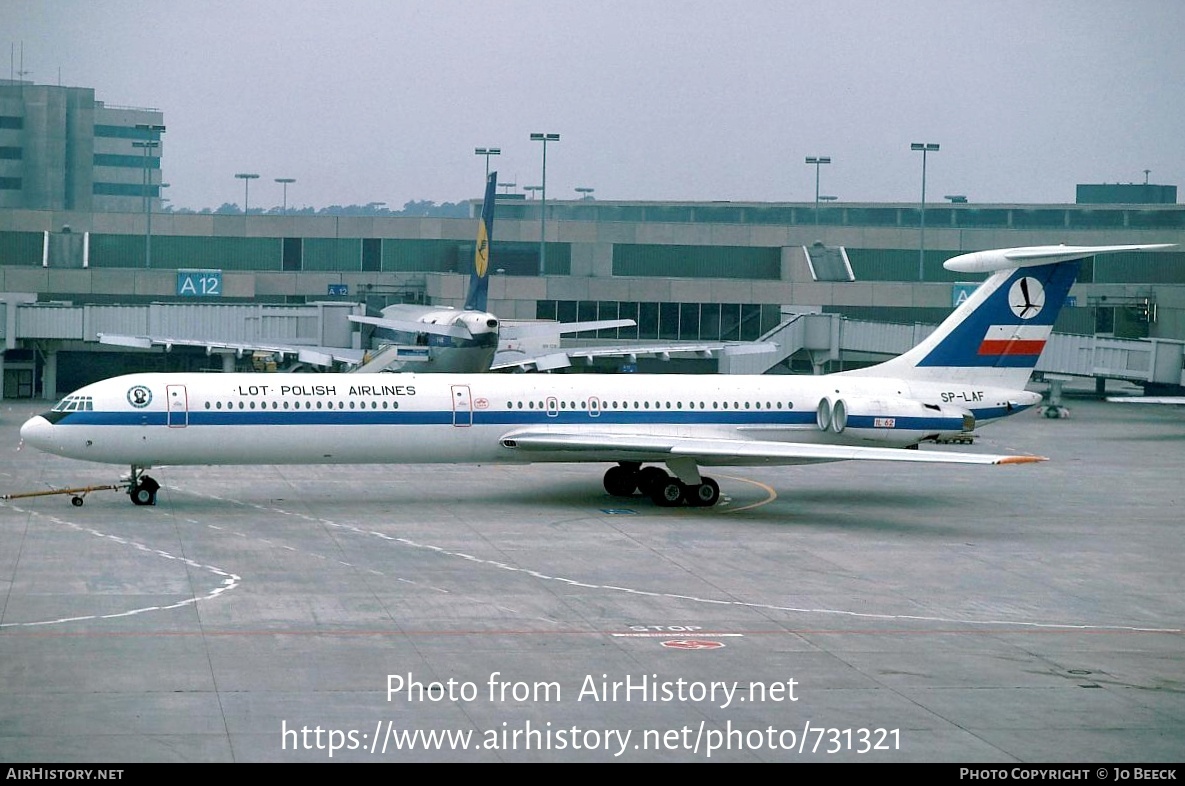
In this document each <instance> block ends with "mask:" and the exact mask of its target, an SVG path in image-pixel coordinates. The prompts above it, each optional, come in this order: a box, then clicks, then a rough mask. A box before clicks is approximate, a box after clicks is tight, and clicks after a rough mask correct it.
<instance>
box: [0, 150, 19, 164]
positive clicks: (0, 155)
mask: <svg viewBox="0 0 1185 786" xmlns="http://www.w3.org/2000/svg"><path fill="white" fill-rule="evenodd" d="M23 155H24V151H23V148H19V147H0V159H3V160H6V161H19V160H20V159H21V157H22V156H23Z"/></svg>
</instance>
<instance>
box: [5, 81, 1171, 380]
mask: <svg viewBox="0 0 1185 786" xmlns="http://www.w3.org/2000/svg"><path fill="white" fill-rule="evenodd" d="M162 124H163V115H162V114H161V113H160V112H158V111H156V110H148V109H134V108H112V107H107V106H104V105H103V104H102V102H98V101H95V100H94V94H93V91H91V90H86V89H81V88H52V87H46V86H33V85H28V84H25V83H4V82H0V309H2V313H3V318H2V319H0V330H3V331H4V341H5V345H4V347H5V351H4V356H3V362H4V389H3V393H4V396H5V397H27V396H46V397H53V396H54V395H56V393H57V392H58V391H61V390H67V389H70V388H72V387H74V386H76V385H79V384H83V383H85V382H88V381H91V380H92V379H97V378H100V377H103V376H108V375H110V374H112V373H119V372H123V371H128V370H135V369H166V368H170V369H171V368H177V369H195V368H206V367H209V368H212V369H219V368H226V367H227V363H226V362H225V359H220V358H211V357H207V356H206V354H205V353H187V352H181V351H174V352H173V353H161V352H139V353H136V352H131V351H128V350H126V349H119V348H113V347H110V346H106V345H102V344H100V343H98V341H97V335H98V334H99V333H102V332H116V333H125V334H132V335H142V334H146V333H149V332H154V331H158V330H182V331H185V332H187V334H188V335H205V336H206V337H208V338H219V337H222V336H224V335H228V334H234V335H236V336H241V335H244V334H245V333H249V334H250V335H254V336H256V337H259V338H264V337H266V338H269V339H272V340H279V339H284V340H288V341H294V342H296V343H307V344H316V343H323V342H326V341H337V342H349V341H357V338H356V333H353V331H351V330H350V328H349V326H348V323H346V322H345V320H344V317H341V316H340V313H339V312H344V310H345V309H347V308H353V309H355V313H359V312H360V311H361V310H362V309H364V308H369V309H376V308H380V307H382V306H384V305H387V304H390V303H393V302H422V303H430V304H435V305H452V306H460V304H461V302H462V300H463V297H464V292H465V286H466V281H467V275H468V269H469V266H470V265H471V260H472V258H473V244H474V240H473V238H474V236H475V234H476V218H475V217H476V215H477V214H478V212H479V211H480V202H479V201H475V202H474V203H473V207H472V210H471V216H473V217H471V218H407V217H382V216H374V217H363V216H308V215H283V214H280V215H274V214H268V215H256V214H252V215H246V216H245V215H242V214H238V215H222V214H209V213H204V214H190V213H186V214H181V213H176V212H160V204H159V196H160V183H161V158H160V155H161V148H160V139H161V135H160V133H159V132H158V131H154V130H153V128H154V126H160V125H162ZM55 128H56V129H60V130H61V133H58V132H55V131H53V129H55ZM42 136H46V137H47V138H48V137H52V138H53V139H54V140H56V141H54V142H53V143H52V144H51V143H50V142H48V141H45V140H41V137H42ZM1086 188H1087V191H1086V192H1082V191H1081V190H1080V193H1079V200H1078V202H1076V203H1075V204H1042V205H1034V204H976V203H949V204H948V203H940V204H927V205H926V206H925V208H924V218H923V208H922V206H921V205H919V204H916V203H913V204H907V203H895V204H884V203H843V202H830V203H825V204H823V205H816V204H815V203H729V202H710V203H672V202H615V201H601V200H595V201H594V200H587V199H586V200H573V201H553V200H548V202H547V204H546V211H547V214H546V221H545V222H544V221H543V219H544V216H543V214H542V210H541V207H542V205H541V203H540V202H538V201H532V200H523V199H521V198H513V197H511V198H507V199H506V200H505V201H503V199H502V198H501V197H500V198H499V204H498V207H497V217H496V219H495V224H494V240H493V245H492V255H491V264H492V267H493V268H494V271H495V272H494V273H493V275H492V276H491V283H490V309H491V310H492V311H494V312H495V313H497V314H498V315H499V316H501V317H502V318H506V319H559V320H562V321H574V320H591V319H619V318H630V319H634V320H635V321H636V322H637V323H638V324H637V327H636V328H628V329H627V328H621V329H618V330H615V331H612V332H602V334H601V335H599V336H598V340H600V341H602V342H604V340H606V339H608V340H611V341H617V342H620V341H647V340H664V341H672V340H713V341H714V340H756V339H758V338H760V337H762V336H765V335H767V334H768V333H769V332H770V331H772V330H774V329H776V328H777V327H778V325H779V324H780V323H781V322H783V321H784V319H785V314H786V313H788V312H790V311H796V312H801V311H816V312H824V313H834V314H841V315H843V316H844V317H846V318H852V319H859V320H874V321H878V322H886V323H904V324H912V323H936V322H938V321H940V320H941V319H942V318H943V317H945V316H946V315H947V314H948V313H949V312H950V311H951V309H952V308H953V306H954V304H956V303H957V302H958V301H959V300H960V299H961V298H962V297H965V295H966V293H967V292H968V291H969V290H970V288H972V287H973V286H974V284H975V283H976V281H975V280H974V278H972V280H967V277H966V275H957V274H952V273H950V272H949V271H947V270H945V269H944V268H943V267H942V262H943V261H944V260H946V259H947V258H949V257H951V256H955V255H957V254H961V253H966V252H969V251H975V250H981V249H986V248H998V247H1011V246H1026V245H1046V244H1058V243H1065V244H1069V245H1078V244H1081V245H1113V244H1139V243H1177V244H1181V245H1182V246H1183V248H1182V249H1179V250H1172V251H1168V252H1161V253H1156V254H1117V255H1113V256H1107V257H1100V258H1099V259H1098V261H1097V262H1095V261H1093V260H1088V261H1087V263H1086V264H1085V265H1084V268H1083V273H1082V276H1081V278H1080V280H1079V283H1078V284H1077V285H1076V286H1075V288H1074V289H1073V290H1072V293H1071V297H1072V301H1071V303H1070V304H1068V305H1069V306H1070V307H1068V308H1066V309H1065V310H1064V311H1063V314H1062V316H1061V318H1060V319H1059V322H1058V324H1057V327H1056V329H1057V331H1058V332H1064V333H1071V334H1081V335H1096V336H1113V337H1119V338H1130V339H1157V340H1162V341H1164V342H1170V343H1171V342H1182V341H1185V205H1179V204H1176V189H1175V187H1172V186H1152V187H1151V188H1149V187H1148V186H1147V185H1144V186H1139V185H1136V186H1122V185H1120V186H1101V187H1094V190H1093V191H1092V190H1090V189H1091V187H1086ZM1099 189H1101V190H1099ZM1099 199H1102V200H1106V201H1095V200H1099ZM923 221H924V233H923V229H922V227H923ZM544 226H545V231H546V238H544V240H545V242H546V247H545V253H542V254H541V250H542V249H543V246H542V243H541V237H540V233H541V228H542V227H544ZM923 242H924V252H922V250H921V249H922V244H923ZM840 248H842V249H843V253H842V255H839V256H837V255H836V250H837V249H840ZM824 252H827V253H824ZM541 258H543V259H545V269H542V270H541V269H540V260H541ZM326 304H337V305H338V306H341V308H333V307H327V306H326ZM324 319H338V320H340V322H341V323H342V325H328V324H323V323H321V322H319V320H324ZM268 324H270V325H271V326H272V328H268V327H267V325H268ZM269 330H272V331H273V332H274V335H273V334H272V333H269V332H268V331H269ZM251 331H254V332H253V333H251ZM351 333H353V336H352V335H351ZM265 334H267V335H266V336H265ZM340 345H343V346H344V345H346V344H340ZM61 360H66V361H68V362H60V361H61ZM790 362H791V361H790V360H787V364H789V363H790ZM1178 365H1179V364H1178ZM808 370H809V367H808ZM1176 384H1180V380H1176Z"/></svg>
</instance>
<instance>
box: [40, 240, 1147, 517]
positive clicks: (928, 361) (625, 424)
mask: <svg viewBox="0 0 1185 786" xmlns="http://www.w3.org/2000/svg"><path fill="white" fill-rule="evenodd" d="M1169 247H1171V246H1152V245H1137V246H1077V247H1067V246H1040V247H1029V248H1014V249H1003V250H993V251H978V252H975V253H970V254H963V255H961V256H957V257H954V258H953V259H950V260H948V261H947V262H946V267H947V268H948V269H950V270H958V271H961V272H968V273H978V272H989V273H991V275H990V276H989V277H988V279H987V280H986V281H985V282H984V283H983V284H982V285H981V286H980V287H979V288H978V289H976V290H975V292H974V293H973V294H972V295H971V296H970V297H968V298H967V300H966V301H965V302H964V303H963V304H962V305H960V306H959V307H958V308H957V309H956V310H955V311H954V312H953V313H952V314H951V315H950V316H949V317H948V318H947V319H946V320H945V321H944V322H943V323H942V324H941V325H940V326H939V327H938V329H937V330H936V331H935V332H934V333H932V334H931V335H930V336H929V337H927V338H926V339H925V340H924V341H922V343H920V344H918V345H917V346H916V347H914V348H913V349H911V350H910V351H908V352H906V353H905V354H904V355H901V356H900V357H897V358H894V359H892V360H889V361H887V362H885V363H881V364H879V365H876V366H871V367H868V368H864V369H859V370H853V371H845V372H840V373H836V374H828V375H822V376H810V377H807V376H729V375H687V376H671V375H661V376H652V375H641V374H621V375H549V374H512V375H502V374H323V375H319V376H305V377H301V376H290V375H276V374H159V373H156V374H131V375H126V376H120V377H115V378H113V379H108V380H104V381H102V382H96V383H94V384H91V385H87V386H86V387H83V388H80V389H79V390H77V391H75V392H74V393H72V394H70V395H69V396H66V397H65V398H64V399H63V400H62V401H61V402H59V403H58V404H57V405H56V406H55V407H54V408H53V409H52V410H51V411H50V412H46V413H45V414H43V415H37V416H35V417H33V418H30V419H29V420H28V421H27V422H26V423H25V424H24V425H23V426H22V427H21V438H22V440H23V442H25V443H28V444H30V445H33V446H35V447H37V448H39V449H41V450H44V451H46V452H49V453H54V454H56V455H59V456H66V457H69V458H75V459H83V460H88V461H96V462H102V463H109V464H125V465H129V466H130V467H131V475H130V478H129V480H128V482H127V491H128V494H129V495H130V497H131V499H132V501H133V502H134V503H136V504H139V505H149V504H153V503H154V502H155V498H156V491H157V489H158V488H159V485H158V484H157V483H156V481H154V480H153V479H151V478H150V477H148V476H147V475H145V474H144V470H146V469H147V468H149V467H151V466H156V465H169V464H235V465H252V464H330V463H337V464H366V463H384V464H425V463H442V464H475V463H532V462H598V463H609V464H612V465H613V466H612V467H610V468H609V470H608V471H607V472H606V473H605V477H604V485H605V488H606V490H607V491H608V492H609V493H611V494H614V495H631V494H634V493H635V492H636V491H639V490H640V491H642V493H644V494H646V495H648V496H650V497H651V498H652V499H653V500H654V501H655V503H657V504H659V505H679V504H683V503H688V504H691V505H696V506H709V505H714V504H715V503H716V502H717V501H718V500H719V498H720V488H719V486H718V484H717V483H716V482H715V481H714V480H712V479H711V478H708V477H704V476H703V475H701V474H700V468H701V467H709V466H745V465H792V464H810V463H818V462H827V461H845V460H872V461H908V462H941V463H973V464H1010V463H1024V462H1031V461H1039V460H1041V459H1040V458H1039V457H1035V456H1007V455H988V454H980V453H963V452H949V451H946V450H916V449H910V448H917V447H918V446H919V444H920V443H922V442H931V441H938V440H942V439H948V438H959V437H966V436H967V435H969V434H970V433H971V432H972V431H973V429H974V428H975V427H976V425H977V424H979V423H984V422H988V421H992V420H996V419H999V418H1002V417H1004V416H1006V415H1011V414H1014V413H1017V412H1020V411H1023V410H1025V409H1027V408H1029V407H1031V406H1033V405H1035V404H1037V403H1039V402H1040V400H1041V396H1040V394H1038V393H1033V392H1029V391H1027V390H1025V385H1026V383H1027V382H1028V379H1029V376H1030V374H1031V372H1032V370H1033V367H1034V366H1035V365H1036V363H1037V359H1038V357H1039V356H1040V354H1041V351H1042V349H1043V348H1044V346H1045V342H1046V340H1047V339H1048V338H1049V335H1050V333H1051V331H1052V330H1053V323H1054V320H1055V318H1056V317H1057V314H1058V312H1059V311H1060V310H1061V307H1062V305H1063V304H1064V302H1065V300H1066V296H1067V293H1068V292H1069V290H1070V287H1071V285H1072V284H1073V282H1074V278H1075V276H1076V274H1077V272H1078V260H1080V259H1082V258H1083V257H1088V256H1093V255H1097V254H1104V253H1110V252H1118V251H1141V250H1153V249H1160V248H1169ZM644 465H645V466H644ZM658 465H663V466H665V468H666V469H663V466H658ZM668 470H669V472H670V473H671V474H668ZM76 504H77V500H76Z"/></svg>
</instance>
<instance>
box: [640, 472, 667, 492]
mask: <svg viewBox="0 0 1185 786" xmlns="http://www.w3.org/2000/svg"><path fill="white" fill-rule="evenodd" d="M670 479H671V476H670V475H668V474H667V473H666V470H664V469H663V468H662V467H643V468H642V469H641V470H639V471H638V490H639V491H641V492H642V493H643V494H648V495H653V494H654V490H655V489H657V488H658V487H659V484H661V483H665V482H667V481H668V480H670Z"/></svg>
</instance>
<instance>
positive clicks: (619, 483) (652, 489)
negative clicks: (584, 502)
mask: <svg viewBox="0 0 1185 786" xmlns="http://www.w3.org/2000/svg"><path fill="white" fill-rule="evenodd" d="M680 469H683V468H682V467H680ZM690 469H691V473H690V474H691V475H692V477H694V478H696V479H698V481H699V482H698V483H697V482H692V483H684V482H683V481H682V480H680V479H679V478H677V477H672V476H671V475H669V474H667V472H666V470H664V469H663V468H662V467H654V466H650V467H642V466H641V465H640V464H634V463H621V464H618V465H617V466H614V467H610V468H609V469H608V471H607V472H605V491H608V492H609V493H610V494H612V495H613V496H615V497H631V496H633V495H634V492H637V491H640V492H642V494H644V495H645V496H648V497H650V499H651V500H653V501H654V504H655V505H658V506H659V507H663V508H673V507H677V506H679V505H682V504H684V503H686V504H688V505H691V506H692V507H696V508H710V507H711V506H713V505H715V504H716V503H717V502H719V501H720V485H719V484H718V483H717V482H716V481H714V480H712V479H711V478H703V477H699V473H698V472H697V471H695V467H694V465H691V467H690Z"/></svg>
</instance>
